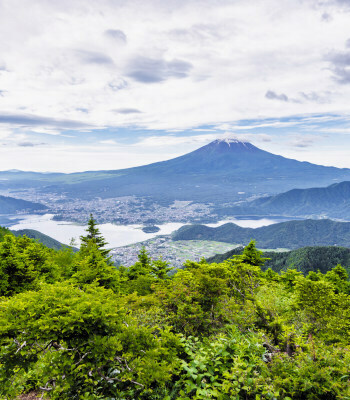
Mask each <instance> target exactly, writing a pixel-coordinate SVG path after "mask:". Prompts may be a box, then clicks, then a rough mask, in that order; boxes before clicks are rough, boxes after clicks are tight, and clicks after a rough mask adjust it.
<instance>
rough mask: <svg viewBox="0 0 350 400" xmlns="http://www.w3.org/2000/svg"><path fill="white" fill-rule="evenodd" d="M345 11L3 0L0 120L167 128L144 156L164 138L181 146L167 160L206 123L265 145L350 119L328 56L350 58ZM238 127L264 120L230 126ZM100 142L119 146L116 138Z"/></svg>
mask: <svg viewBox="0 0 350 400" xmlns="http://www.w3.org/2000/svg"><path fill="white" fill-rule="evenodd" d="M29 9H30V18H28V10H29ZM344 11H346V7H345V6H344V2H341V1H337V2H335V1H323V2H320V1H318V0H310V1H295V0H285V1H283V2H281V1H279V0H266V1H263V2H262V1H260V0H249V1H244V0H239V1H235V2H233V1H230V0H223V1H220V2H218V1H214V0H203V1H199V0H186V1H185V0H177V1H175V0H170V1H166V2H165V1H161V0H149V1H146V2H140V1H136V0H129V1H127V2H124V1H120V0H100V1H98V2H96V1H93V0H75V1H68V0H60V1H58V2H53V1H48V0H11V1H1V2H0V36H1V37H2V38H6V40H2V41H1V42H0V55H1V59H0V91H1V93H5V95H4V96H1V97H0V117H1V114H5V115H9V114H11V115H13V116H19V117H21V116H23V115H24V114H25V115H27V116H40V117H38V118H37V120H36V121H32V125H30V129H29V128H28V127H27V129H29V130H30V132H36V133H39V134H40V133H46V134H50V135H55V134H61V133H62V132H63V133H64V131H66V130H75V131H81V132H82V137H84V130H86V129H92V130H93V129H96V128H102V127H115V128H118V127H124V128H128V127H135V126H137V127H140V128H145V129H150V130H169V131H172V132H171V134H170V136H168V137H167V138H163V139H160V138H159V136H158V135H157V136H156V135H154V136H155V137H156V139H155V138H144V140H143V141H142V142H141V144H140V146H141V145H142V146H144V149H150V148H151V147H152V146H157V147H158V148H159V147H160V146H163V144H162V143H161V142H160V140H163V141H164V146H168V148H170V146H173V147H176V149H177V150H174V149H173V150H172V151H170V152H169V151H168V152H167V154H172V153H174V152H175V153H180V152H181V151H182V149H184V147H183V146H184V145H185V144H187V145H189V144H190V145H193V147H194V146H195V145H196V144H199V143H206V141H208V139H209V138H210V136H208V135H206V138H205V139H204V138H202V139H200V138H199V137H198V135H197V134H196V133H197V131H196V132H195V135H194V138H193V139H184V138H183V137H181V136H180V135H176V134H174V133H175V132H176V131H177V130H186V129H193V128H194V129H198V127H200V126H204V125H211V126H215V127H218V128H220V129H224V130H225V129H227V130H228V131H233V132H235V131H237V132H239V131H240V130H248V129H256V128H261V129H264V132H263V134H265V135H269V129H270V128H273V129H274V130H277V129H278V128H287V127H288V126H290V127H292V126H295V125H297V123H295V122H294V121H291V122H290V121H278V119H282V118H283V117H290V116H297V115H304V116H306V115H310V116H311V115H313V114H317V115H319V116H320V117H319V118H320V119H322V114H324V113H328V114H330V113H333V114H334V113H338V114H340V115H342V114H347V113H348V104H349V100H350V85H345V84H341V83H340V82H339V80H336V79H334V78H333V76H334V74H335V72H336V71H335V69H334V68H335V67H334V62H335V61H336V60H338V59H335V58H334V57H333V58H329V55H330V54H343V53H347V52H348V48H347V47H346V43H347V41H348V40H349V38H350V24H349V13H347V12H344ZM327 57H328V58H327ZM338 58H339V57H338ZM343 67H344V71H345V70H347V69H346V68H348V67H347V66H343ZM338 72H339V71H338ZM266 93H269V95H268V96H267V98H266ZM278 100H279V101H278ZM281 100H282V101H281ZM287 100H289V101H287ZM116 110H119V111H118V112H116ZM266 118H273V119H274V121H273V122H266V121H265V122H264V120H265V119H266ZM243 119H255V120H259V119H262V120H263V122H262V123H260V124H259V123H256V124H254V126H253V127H251V126H250V125H249V124H248V123H247V124H246V125H242V124H240V125H239V124H237V121H239V120H243ZM22 121H23V120H22ZM0 122H1V118H0ZM73 122H74V124H75V125H74V124H73ZM304 122H305V123H307V121H306V120H304ZM311 122H312V123H314V122H316V121H315V120H313V121H311ZM69 124H70V125H69ZM0 125H1V124H0ZM4 126H5V125H4ZM11 127H19V128H20V129H25V128H26V126H25V124H16V123H15V121H13V122H12V123H11V124H10V125H9V124H7V125H6V126H5V128H4V129H5V130H6V129H8V130H7V132H10V134H11ZM116 131H117V130H116ZM1 132H2V131H0V138H2V137H5V136H4V134H2V133H1ZM334 132H335V131H334ZM215 135H216V134H213V137H214V136H215ZM241 137H243V136H241ZM246 137H250V138H251V139H252V140H253V141H254V140H256V141H259V140H260V142H264V140H265V141H266V140H268V137H267V136H266V137H265V139H264V138H263V137H262V136H261V137H260V139H258V136H256V135H253V136H247V135H246ZM101 140H102V142H103V141H104V140H115V142H116V143H117V144H118V143H119V138H118V133H116V137H115V139H110V138H108V139H106V138H104V137H102V138H101V139H96V143H98V142H101ZM103 144H112V142H109V143H107V142H104V143H102V145H103ZM57 146H58V145H57ZM26 150H29V149H26ZM32 150H33V153H32V154H33V157H34V156H36V153H35V152H34V149H32ZM56 150H57V152H59V148H58V147H57V148H56ZM35 151H37V149H35ZM147 151H149V150H147ZM69 154H73V153H69ZM79 154H80V153H79ZM147 157H148V156H147ZM158 158H159V157H158ZM28 159H29V153H28ZM155 159H157V157H155ZM83 164H84V165H85V162H82V165H83Z"/></svg>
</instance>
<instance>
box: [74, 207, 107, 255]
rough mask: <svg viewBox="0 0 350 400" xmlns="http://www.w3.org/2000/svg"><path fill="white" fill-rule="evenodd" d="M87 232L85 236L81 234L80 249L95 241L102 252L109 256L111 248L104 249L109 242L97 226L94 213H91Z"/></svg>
mask: <svg viewBox="0 0 350 400" xmlns="http://www.w3.org/2000/svg"><path fill="white" fill-rule="evenodd" d="M85 231H86V232H87V235H85V236H83V235H82V236H80V240H81V245H80V250H84V249H86V248H87V247H88V244H89V242H92V243H94V244H95V245H96V246H97V248H98V249H99V251H100V252H101V254H102V255H103V256H104V257H106V258H108V254H109V252H110V250H106V249H104V247H105V246H106V245H107V244H108V243H107V242H106V241H105V239H104V237H103V236H102V235H101V233H100V231H99V229H98V228H97V227H96V221H95V219H94V217H93V215H92V214H90V219H89V221H88V226H87V228H86V230H85Z"/></svg>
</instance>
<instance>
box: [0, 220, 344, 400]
mask: <svg viewBox="0 0 350 400" xmlns="http://www.w3.org/2000/svg"><path fill="white" fill-rule="evenodd" d="M1 232H3V233H4V230H1ZM81 239H82V240H81V242H82V245H81V248H80V250H79V251H78V252H76V253H75V252H74V251H73V250H72V249H70V248H65V249H62V250H59V251H56V250H53V249H48V248H47V247H45V246H43V245H42V244H40V243H36V242H35V241H33V240H31V239H29V238H27V237H25V236H24V237H15V236H14V235H12V234H9V235H5V236H3V237H2V239H1V242H0V296H2V297H0V398H1V399H6V400H12V399H21V398H23V397H20V396H22V395H24V394H28V396H30V397H31V399H35V398H37V399H39V398H40V397H41V396H43V398H47V399H60V400H61V399H63V400H70V399H87V400H88V399H89V400H90V399H109V400H112V399H124V400H135V399H140V400H189V399H199V400H200V399H202V400H207V399H218V400H231V399H249V400H250V399H251V400H257V399H284V400H291V399H300V400H302V399H306V400H315V399H325V400H326V399H327V400H336V399H347V398H349V396H350V383H349V382H350V380H349V375H350V374H349V372H350V371H349V365H350V346H349V345H350V334H349V332H350V322H349V321H350V282H349V279H348V274H347V271H346V270H345V269H344V268H343V267H342V266H340V265H337V266H335V267H334V268H331V267H330V268H329V269H328V270H327V272H326V271H325V273H321V272H313V271H312V272H310V273H308V274H306V275H303V274H302V273H301V272H298V271H297V270H295V269H287V270H286V271H281V272H280V273H277V272H275V271H273V270H272V269H267V270H266V271H263V269H262V267H263V265H264V263H265V259H264V257H263V255H262V254H261V252H259V251H258V250H256V248H255V245H254V242H251V243H250V244H249V245H248V246H247V247H246V248H245V249H244V251H243V252H242V253H241V254H239V255H235V256H234V257H233V258H231V259H229V260H225V261H223V262H220V263H208V262H206V261H205V260H204V259H203V260H202V261H201V262H191V261H188V262H187V263H186V264H185V266H184V269H183V270H180V271H178V272H177V273H175V274H174V275H171V276H170V275H169V272H170V271H171V267H170V266H169V265H168V264H167V263H166V262H164V261H163V260H162V259H158V260H152V259H150V258H149V256H148V254H147V252H146V250H145V249H143V250H142V251H141V252H140V254H139V256H138V261H137V262H136V263H135V264H134V265H133V266H131V267H129V268H123V267H119V268H118V269H116V268H115V267H114V265H112V263H111V261H110V258H109V256H108V251H107V250H105V245H106V243H105V241H104V239H103V238H102V237H101V235H100V234H99V231H98V229H97V228H96V226H95V223H94V220H93V218H91V219H90V221H89V226H88V229H87V232H86V235H85V236H83V237H82V238H81Z"/></svg>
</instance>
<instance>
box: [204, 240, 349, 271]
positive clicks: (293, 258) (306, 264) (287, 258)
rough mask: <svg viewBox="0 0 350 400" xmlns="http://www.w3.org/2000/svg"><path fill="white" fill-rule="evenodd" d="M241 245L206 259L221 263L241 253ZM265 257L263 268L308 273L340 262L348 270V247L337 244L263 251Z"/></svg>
mask: <svg viewBox="0 0 350 400" xmlns="http://www.w3.org/2000/svg"><path fill="white" fill-rule="evenodd" d="M243 250H244V248H243V247H237V248H235V249H233V250H230V251H228V252H227V253H224V254H216V255H215V256H213V257H210V258H208V259H207V262H208V263H213V262H215V263H221V262H223V261H225V260H227V259H229V258H232V257H233V256H235V255H239V254H242V253H243ZM263 256H264V257H265V258H266V261H265V264H264V266H263V269H265V270H266V269H267V268H271V269H273V270H274V271H277V272H280V271H282V270H287V269H288V268H291V267H293V268H295V269H297V270H298V271H301V272H303V273H304V274H305V273H308V272H310V271H315V272H317V271H318V270H320V271H321V272H322V273H326V272H327V271H329V269H330V268H333V267H335V266H336V265H338V264H341V265H342V266H343V267H344V268H346V270H347V271H350V249H349V248H346V247H338V246H314V247H302V248H300V249H296V250H292V251H283V252H276V251H264V252H263Z"/></svg>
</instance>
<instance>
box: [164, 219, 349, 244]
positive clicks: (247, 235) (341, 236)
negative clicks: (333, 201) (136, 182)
mask: <svg viewBox="0 0 350 400" xmlns="http://www.w3.org/2000/svg"><path fill="white" fill-rule="evenodd" d="M172 238H173V240H215V241H218V242H228V243H237V244H248V243H249V242H250V240H252V239H255V240H256V241H257V242H258V243H259V247H261V248H267V249H277V248H288V249H297V248H299V247H304V246H334V245H337V246H344V247H347V246H349V245H350V222H336V221H331V220H328V219H323V220H303V221H287V222H281V223H278V224H273V225H269V226H263V227H261V228H256V229H253V228H242V227H240V226H238V225H235V224H233V223H228V224H225V225H221V226H219V227H217V228H211V227H208V226H205V225H185V226H183V227H181V228H180V229H179V230H177V231H175V232H174V233H173V235H172Z"/></svg>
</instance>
